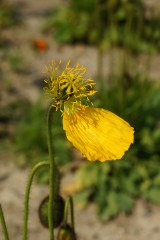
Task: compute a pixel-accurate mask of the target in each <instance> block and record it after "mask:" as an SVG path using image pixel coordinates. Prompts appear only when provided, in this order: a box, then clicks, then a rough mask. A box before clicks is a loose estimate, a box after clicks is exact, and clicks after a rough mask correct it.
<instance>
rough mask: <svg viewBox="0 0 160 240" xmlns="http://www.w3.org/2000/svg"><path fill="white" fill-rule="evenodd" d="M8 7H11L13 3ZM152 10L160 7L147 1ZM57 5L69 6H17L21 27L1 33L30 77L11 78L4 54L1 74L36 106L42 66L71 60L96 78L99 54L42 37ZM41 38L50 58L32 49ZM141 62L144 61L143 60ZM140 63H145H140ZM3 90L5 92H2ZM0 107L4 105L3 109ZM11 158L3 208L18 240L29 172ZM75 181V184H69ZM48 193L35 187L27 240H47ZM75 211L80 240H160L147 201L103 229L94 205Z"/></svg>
mask: <svg viewBox="0 0 160 240" xmlns="http://www.w3.org/2000/svg"><path fill="white" fill-rule="evenodd" d="M7 2H9V3H11V4H13V1H12V0H7ZM146 3H147V4H148V5H149V6H152V5H153V6H155V5H156V6H159V7H160V3H159V1H156V0H154V1H149V0H147V1H146ZM59 4H65V1H64V0H63V1H62V0H60V1H58V0H54V1H50V0H45V1H43V0H39V1H38V2H37V1H33V0H14V5H16V7H17V9H18V11H19V12H20V14H21V17H22V19H23V23H22V25H21V26H19V27H14V28H11V29H9V30H5V31H3V33H2V34H3V35H4V36H5V37H6V38H7V40H8V41H10V43H11V44H12V45H13V49H12V50H11V51H12V52H13V54H15V53H20V54H21V55H22V56H24V57H25V66H26V68H27V72H26V74H17V73H15V72H12V71H11V69H10V68H9V66H8V65H7V63H6V61H5V59H3V54H0V57H1V59H2V60H4V61H2V63H1V66H2V69H3V74H4V75H5V76H7V78H6V79H9V81H10V82H11V83H10V84H12V85H13V86H14V87H15V88H16V91H17V92H18V94H19V95H20V96H25V97H26V98H29V99H30V100H31V101H35V100H36V99H37V98H38V96H39V89H38V88H37V87H36V84H34V83H35V82H36V81H37V79H41V78H42V74H41V73H42V71H43V70H44V66H45V65H47V64H48V63H50V61H51V60H52V59H53V58H54V59H57V60H59V59H63V60H64V61H67V60H68V58H69V59H71V60H72V62H74V63H75V62H79V63H80V64H83V65H84V66H87V67H88V75H89V76H95V75H96V55H97V51H96V49H95V48H93V47H86V46H84V45H80V44H79V45H75V46H69V45H65V46H60V45H58V43H56V42H55V41H53V39H52V38H51V37H50V36H44V35H43V34H42V32H41V27H42V24H43V23H44V19H45V16H46V14H47V12H48V11H49V9H50V8H52V7H53V6H57V5H59ZM39 38H43V39H45V40H46V41H47V43H48V45H49V49H48V50H47V51H46V52H35V51H33V48H32V42H33V40H35V39H39ZM142 60H143V57H142ZM140 62H141V60H140ZM104 63H105V64H104V72H105V73H106V74H107V73H108V68H109V64H108V63H109V57H108V55H106V56H105V57H104ZM159 65H160V56H156V57H154V58H153V59H152V61H151V71H150V74H151V77H153V78H156V79H158V78H159V76H160V68H159ZM0 87H2V88H3V86H0ZM7 99H8V95H7V93H5V92H3V93H2V95H1V100H2V102H6V101H7ZM2 102H1V104H2V105H3V103H2ZM12 159H13V156H12V154H11V153H6V154H1V155H0V202H1V203H2V205H3V208H4V212H5V216H6V222H7V225H8V226H9V233H10V236H11V239H16V240H20V239H21V238H22V236H21V227H22V216H23V197H24V192H25V184H26V181H27V177H28V170H29V169H26V168H20V167H17V166H16V165H15V164H14V162H12ZM70 181H71V180H70ZM47 193H48V187H47V186H38V185H36V184H34V186H33V189H32V195H31V199H30V206H31V209H30V217H29V219H30V220H29V239H30V240H35V239H39V240H44V239H48V230H47V229H44V228H43V227H42V226H41V225H40V223H39V220H38V216H37V208H38V206H37V202H40V200H41V199H43V197H44V196H45V195H46V194H47ZM75 211H76V214H75V216H76V232H77V235H78V239H79V240H135V239H137V240H148V239H151V240H159V239H160V207H158V206H155V205H152V204H148V203H146V202H145V201H144V200H138V201H137V204H136V206H135V208H134V210H133V213H132V214H131V215H129V216H125V215H123V214H121V215H119V216H118V217H117V218H116V219H114V220H111V221H108V222H106V223H103V224H102V223H100V221H99V220H98V218H97V216H96V208H95V206H94V205H91V206H89V207H88V208H85V209H81V208H79V206H78V205H76V206H75ZM1 231H2V229H1V227H0V240H3V239H4V238H3V236H2V232H1Z"/></svg>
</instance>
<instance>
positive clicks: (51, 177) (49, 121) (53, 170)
mask: <svg viewBox="0 0 160 240" xmlns="http://www.w3.org/2000/svg"><path fill="white" fill-rule="evenodd" d="M52 113H53V107H52V105H51V106H50V107H49V110H48V116H47V124H48V151H49V158H50V171H49V189H50V190H49V204H48V223H49V231H50V240H54V231H53V199H54V194H56V193H55V192H56V189H55V182H56V179H55V178H56V165H55V161H54V151H53V139H52V127H51V126H52Z"/></svg>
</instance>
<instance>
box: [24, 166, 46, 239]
mask: <svg viewBox="0 0 160 240" xmlns="http://www.w3.org/2000/svg"><path fill="white" fill-rule="evenodd" d="M48 165H49V163H48V162H46V161H43V162H40V163H37V164H36V165H35V166H34V167H33V168H32V170H31V173H30V175H29V178H28V182H27V186H26V193H25V203H24V204H25V207H24V223H23V240H27V231H28V215H29V196H30V191H31V185H32V182H33V177H34V175H35V173H36V172H37V170H38V169H39V168H41V167H43V166H48Z"/></svg>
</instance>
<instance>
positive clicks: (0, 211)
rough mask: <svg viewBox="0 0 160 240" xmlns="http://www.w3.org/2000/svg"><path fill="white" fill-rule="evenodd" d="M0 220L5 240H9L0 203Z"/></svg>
mask: <svg viewBox="0 0 160 240" xmlns="http://www.w3.org/2000/svg"><path fill="white" fill-rule="evenodd" d="M0 221H1V224H2V229H3V233H4V237H5V240H9V235H8V230H7V226H6V222H5V219H4V214H3V210H2V206H1V204H0Z"/></svg>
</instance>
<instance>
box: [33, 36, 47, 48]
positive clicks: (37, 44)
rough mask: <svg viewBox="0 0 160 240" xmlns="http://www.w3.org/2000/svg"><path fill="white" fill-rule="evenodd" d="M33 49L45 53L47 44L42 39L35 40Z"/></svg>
mask: <svg viewBox="0 0 160 240" xmlns="http://www.w3.org/2000/svg"><path fill="white" fill-rule="evenodd" d="M33 45H34V48H35V49H37V50H39V51H46V50H47V49H48V43H47V42H46V41H45V40H44V39H36V40H34V41H33Z"/></svg>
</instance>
